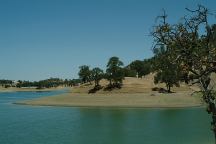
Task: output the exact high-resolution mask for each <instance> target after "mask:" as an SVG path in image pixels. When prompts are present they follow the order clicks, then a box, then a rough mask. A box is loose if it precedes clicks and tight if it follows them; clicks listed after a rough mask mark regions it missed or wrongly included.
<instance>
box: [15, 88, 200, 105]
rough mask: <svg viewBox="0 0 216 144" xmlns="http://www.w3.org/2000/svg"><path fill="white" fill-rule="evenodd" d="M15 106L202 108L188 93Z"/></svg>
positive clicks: (81, 97)
mask: <svg viewBox="0 0 216 144" xmlns="http://www.w3.org/2000/svg"><path fill="white" fill-rule="evenodd" d="M16 104H24V105H39V106H71V107H134V108H136V107H137V108H138V107H144V108H181V107H197V106H202V102H201V99H200V97H199V96H190V95H189V93H186V92H185V93H178V94H177V93H176V94H159V93H156V94H150V93H146V94H144V93H136V94H120V93H119V94H90V95H88V94H77V93H67V94H63V95H58V96H50V97H44V98H40V99H35V100H27V101H20V102H16Z"/></svg>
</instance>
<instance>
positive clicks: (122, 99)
mask: <svg viewBox="0 0 216 144" xmlns="http://www.w3.org/2000/svg"><path fill="white" fill-rule="evenodd" d="M153 76H154V75H148V76H146V77H145V78H142V79H137V78H125V80H124V81H123V87H122V88H121V89H114V90H112V91H106V90H105V87H106V85H107V84H108V82H107V81H106V80H102V81H101V82H100V84H101V85H102V86H103V87H104V88H103V89H101V90H99V91H97V92H96V93H93V94H89V93H88V92H89V90H91V89H92V88H93V87H94V85H89V84H84V85H81V86H77V87H73V88H71V89H68V93H66V94H62V95H58V96H50V97H43V98H39V99H34V100H27V101H21V102H16V104H24V105H39V106H71V107H143V108H181V107H198V106H202V101H201V97H200V96H199V95H193V96H192V93H193V92H194V91H196V90H195V89H196V87H190V86H188V85H186V84H183V83H182V84H181V87H173V88H172V91H173V93H159V92H158V91H152V89H153V88H155V87H158V88H164V87H165V86H164V85H163V84H159V85H155V84H154V82H153V79H154V77H153Z"/></svg>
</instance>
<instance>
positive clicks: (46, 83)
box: [0, 78, 81, 89]
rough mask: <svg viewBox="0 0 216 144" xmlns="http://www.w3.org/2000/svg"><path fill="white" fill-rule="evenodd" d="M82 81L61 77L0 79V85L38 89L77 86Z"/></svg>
mask: <svg viewBox="0 0 216 144" xmlns="http://www.w3.org/2000/svg"><path fill="white" fill-rule="evenodd" d="M79 83H81V80H80V79H72V80H71V79H65V80H63V79H59V78H49V79H46V80H41V81H33V82H31V81H22V80H18V81H12V80H0V85H1V86H2V87H5V88H8V87H17V88H24V87H26V88H30V87H32V88H37V89H43V88H52V87H59V86H66V87H71V86H77V85H79Z"/></svg>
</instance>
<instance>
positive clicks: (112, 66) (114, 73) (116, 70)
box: [106, 57, 124, 86]
mask: <svg viewBox="0 0 216 144" xmlns="http://www.w3.org/2000/svg"><path fill="white" fill-rule="evenodd" d="M122 66H123V62H122V61H120V60H119V58H118V57H111V58H110V59H109V61H108V64H107V70H106V78H107V79H108V80H109V81H110V85H113V86H119V85H121V84H122V80H123V79H124V70H123V68H122ZM112 82H113V83H112Z"/></svg>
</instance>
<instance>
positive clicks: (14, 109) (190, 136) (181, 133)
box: [0, 91, 214, 144]
mask: <svg viewBox="0 0 216 144" xmlns="http://www.w3.org/2000/svg"><path fill="white" fill-rule="evenodd" d="M58 93H61V91H58V92H41V93H36V92H16V93H0V144H213V143H214V139H213V134H212V132H211V131H210V120H211V119H210V116H209V115H208V114H207V113H206V112H205V110H204V109H203V108H187V109H172V110H171V109H116V108H115V109H114V108H113V109H108V108H101V109H99V108H69V107H41V106H38V107H37V106H22V105H14V104H12V103H13V102H15V101H18V100H25V99H32V98H37V97H43V96H50V95H55V94H58Z"/></svg>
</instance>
